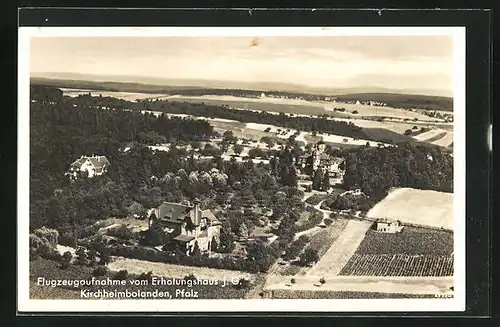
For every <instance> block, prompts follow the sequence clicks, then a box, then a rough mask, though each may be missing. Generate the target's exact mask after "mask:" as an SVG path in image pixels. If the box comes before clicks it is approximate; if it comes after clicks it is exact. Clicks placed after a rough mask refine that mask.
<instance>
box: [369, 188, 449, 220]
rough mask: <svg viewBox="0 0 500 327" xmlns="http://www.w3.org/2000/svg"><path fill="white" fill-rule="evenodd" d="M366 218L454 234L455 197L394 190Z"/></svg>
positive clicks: (447, 194)
mask: <svg viewBox="0 0 500 327" xmlns="http://www.w3.org/2000/svg"><path fill="white" fill-rule="evenodd" d="M367 217H368V218H387V219H394V220H399V221H401V222H402V223H408V224H414V225H419V226H428V227H434V228H444V229H448V230H453V193H445V192H437V191H429V190H418V189H412V188H399V189H395V190H393V191H392V192H390V193H389V194H388V195H387V197H386V198H385V199H383V200H382V201H380V202H379V203H377V204H376V205H375V206H374V207H373V208H372V209H371V210H370V211H369V212H368V214H367Z"/></svg>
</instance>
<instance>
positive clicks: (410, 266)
mask: <svg viewBox="0 0 500 327" xmlns="http://www.w3.org/2000/svg"><path fill="white" fill-rule="evenodd" d="M453 263H454V260H453V233H451V232H447V231H439V230H429V229H424V228H412V227H405V228H403V231H402V232H401V233H395V234H388V233H379V232H376V231H373V230H370V231H369V232H368V233H367V235H366V237H365V239H364V240H363V242H361V244H360V246H359V247H358V249H357V250H356V253H354V255H353V256H352V257H351V258H350V260H349V262H347V264H346V265H345V266H344V267H343V268H342V271H341V272H340V275H343V276H410V277H416V276H420V277H426V276H433V277H443V276H452V275H453Z"/></svg>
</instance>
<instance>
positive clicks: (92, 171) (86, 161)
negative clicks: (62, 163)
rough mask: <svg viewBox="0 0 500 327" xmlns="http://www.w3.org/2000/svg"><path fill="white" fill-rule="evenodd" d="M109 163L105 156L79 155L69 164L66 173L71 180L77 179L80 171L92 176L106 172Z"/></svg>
mask: <svg viewBox="0 0 500 327" xmlns="http://www.w3.org/2000/svg"><path fill="white" fill-rule="evenodd" d="M109 165H110V163H109V160H108V159H107V158H106V157H105V156H95V155H93V156H90V157H87V156H81V157H80V158H79V159H77V160H75V162H73V163H72V164H71V165H70V166H69V170H68V172H67V173H66V175H67V176H69V177H70V178H71V179H72V180H75V179H77V178H78V177H79V176H80V175H81V174H82V173H84V174H86V175H87V177H89V178H92V177H94V176H100V175H102V174H104V173H106V171H107V169H108V167H109Z"/></svg>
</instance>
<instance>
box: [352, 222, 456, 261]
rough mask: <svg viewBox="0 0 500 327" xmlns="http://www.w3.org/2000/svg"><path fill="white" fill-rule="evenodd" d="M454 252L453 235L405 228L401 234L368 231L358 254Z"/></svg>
mask: <svg viewBox="0 0 500 327" xmlns="http://www.w3.org/2000/svg"><path fill="white" fill-rule="evenodd" d="M452 252H453V233H451V232H448V231H439V230H431V229H424V228H413V227H404V228H403V230H402V231H401V233H395V234H388V233H379V232H376V231H373V230H370V231H368V233H367V234H366V237H365V239H364V240H363V242H361V244H360V245H359V247H358V249H357V251H356V254H360V255H365V254H388V255H394V254H406V255H443V256H449V255H451V253H452Z"/></svg>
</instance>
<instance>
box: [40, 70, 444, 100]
mask: <svg viewBox="0 0 500 327" xmlns="http://www.w3.org/2000/svg"><path fill="white" fill-rule="evenodd" d="M31 77H32V78H35V79H40V78H43V79H44V80H47V79H48V80H59V81H80V82H82V81H85V82H88V83H91V82H94V83H95V82H99V83H98V84H101V83H102V82H105V83H111V82H113V83H120V84H122V83H124V84H130V85H147V86H148V89H149V88H152V87H153V86H154V87H155V88H156V89H160V90H161V89H168V90H171V89H178V88H182V89H189V88H191V89H192V88H208V89H239V90H253V91H281V92H294V93H304V94H317V95H338V94H352V93H397V94H430V95H435V94H436V93H437V94H442V95H444V94H447V92H446V91H444V90H426V89H420V90H417V89H404V90H403V89H401V90H398V89H389V88H384V87H372V86H367V87H364V86H363V87H350V88H345V87H344V88H326V87H311V86H308V85H301V84H293V83H273V82H244V81H220V80H203V79H165V78H155V77H145V76H129V75H92V74H80V73H57V72H52V73H31ZM55 86H60V87H64V86H61V85H55ZM122 91H123V92H125V91H124V90H122ZM129 92H143V91H137V90H131V91H129ZM150 92H153V91H150ZM155 92H156V91H155Z"/></svg>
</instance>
